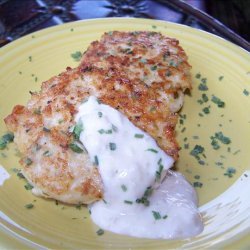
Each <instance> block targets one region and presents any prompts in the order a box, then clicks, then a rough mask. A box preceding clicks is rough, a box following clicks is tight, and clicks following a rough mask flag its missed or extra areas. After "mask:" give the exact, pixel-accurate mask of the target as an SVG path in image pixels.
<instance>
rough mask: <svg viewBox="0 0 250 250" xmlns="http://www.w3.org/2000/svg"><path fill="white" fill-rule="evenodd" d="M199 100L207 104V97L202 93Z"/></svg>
mask: <svg viewBox="0 0 250 250" xmlns="http://www.w3.org/2000/svg"><path fill="white" fill-rule="evenodd" d="M201 98H202V101H203V102H207V101H208V97H207V95H206V94H205V93H203V94H202V95H201Z"/></svg>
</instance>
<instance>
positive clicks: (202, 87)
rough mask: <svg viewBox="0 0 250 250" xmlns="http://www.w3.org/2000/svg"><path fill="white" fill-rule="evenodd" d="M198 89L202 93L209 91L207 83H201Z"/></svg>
mask: <svg viewBox="0 0 250 250" xmlns="http://www.w3.org/2000/svg"><path fill="white" fill-rule="evenodd" d="M198 89H199V90H200V91H207V90H208V87H207V85H206V83H200V84H199V86H198Z"/></svg>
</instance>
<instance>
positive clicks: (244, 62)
mask: <svg viewBox="0 0 250 250" xmlns="http://www.w3.org/2000/svg"><path fill="white" fill-rule="evenodd" d="M112 30H120V31H128V30H149V31H159V32H162V33H163V34H164V35H167V36H170V37H175V38H177V39H178V40H179V41H180V44H181V46H183V48H184V49H185V50H186V52H187V54H188V56H189V62H190V64H191V65H192V66H193V68H192V75H193V91H192V94H191V95H190V96H186V99H185V107H184V108H183V110H182V119H180V122H179V124H178V126H177V136H178V140H179V142H180V145H181V146H182V150H181V153H180V160H179V162H178V163H177V167H178V168H179V170H180V171H181V172H182V173H183V174H184V175H185V176H186V177H187V178H188V180H189V181H190V182H192V183H194V182H196V184H195V185H197V187H196V189H197V191H198V194H199V199H200V206H201V208H200V209H201V212H202V214H203V216H204V221H205V231H204V233H203V234H201V235H200V236H197V237H195V238H193V239H189V240H181V241H167V240H147V239H136V238H130V237H126V236H120V235H114V234H112V233H109V232H105V233H104V235H102V236H98V235H97V234H96V231H97V230H98V227H97V226H96V225H94V224H93V223H92V222H91V220H90V218H89V216H88V212H87V209H86V208H84V207H82V208H81V209H77V208H75V207H71V206H66V205H63V204H58V205H56V204H55V202H54V201H48V200H44V199H41V198H36V197H34V196H33V195H32V194H31V192H30V191H26V190H25V188H24V185H25V181H24V180H22V179H19V178H18V177H17V175H16V173H15V171H14V170H13V169H15V168H20V165H19V164H18V157H17V155H16V151H15V146H14V145H13V144H11V145H9V146H8V149H7V150H2V151H0V165H1V166H4V168H5V169H6V170H7V171H8V173H9V174H10V178H9V179H8V180H6V181H5V182H4V184H3V185H2V186H0V197H1V199H0V238H1V242H0V248H1V249H2V248H7V249H8V248H9V249H11V248H19V249H20V248H34V247H46V248H54V249H62V248H64V249H66V248H67V249H68V248H70V249H73V248H74V249H80V248H82V249H169V248H182V247H183V248H191V249H201V248H204V247H211V248H213V247H223V246H227V245H228V244H229V243H230V247H231V248H239V247H243V248H244V247H246V248H247V247H249V245H250V243H249V242H250V239H249V237H248V236H247V233H248V232H249V225H250V201H249V195H248V194H249V190H250V185H249V183H250V181H249V179H250V174H249V172H246V171H247V169H250V153H249V152H250V111H249V107H250V56H249V54H248V53H247V52H246V51H244V50H242V49H241V48H239V47H237V46H235V45H233V44H231V43H230V42H227V41H225V40H223V39H221V38H219V37H216V36H214V35H211V34H209V33H206V32H203V31H199V30H196V29H192V28H190V27H186V26H182V25H178V24H173V23H167V22H163V21H152V20H145V19H125V18H121V19H119V18H116V19H97V20H88V21H80V22H74V23H68V24H64V25H60V26H56V27H53V28H49V29H45V30H42V31H39V32H36V33H33V34H30V35H28V36H25V37H23V38H21V39H19V40H17V41H15V42H13V43H11V44H9V45H7V46H5V47H3V48H2V49H1V50H0V77H1V78H0V134H3V133H4V132H5V131H6V128H5V125H4V122H3V118H4V117H5V116H6V115H7V114H9V113H10V112H11V110H12V108H13V106H14V105H15V104H25V103H26V102H27V100H28V99H29V91H30V90H31V91H34V90H39V88H40V85H41V82H42V81H44V80H47V79H49V78H50V77H51V76H53V75H57V74H58V73H60V72H61V71H63V70H64V69H65V68H66V67H67V66H71V67H74V66H76V65H77V62H75V61H74V60H73V58H72V57H71V54H72V53H74V52H76V51H85V50H86V49H87V47H88V45H89V44H90V42H91V41H94V40H97V39H99V38H100V36H101V35H102V33H103V32H105V31H112ZM202 82H203V83H204V82H206V86H207V88H208V90H206V91H202V90H199V88H201V89H204V88H206V86H204V84H203V85H201V84H200V83H202ZM202 94H206V96H207V97H208V98H209V100H208V101H207V102H204V101H206V96H204V95H203V98H205V99H203V101H202V102H203V103H199V102H201V100H202V99H201V98H202ZM213 96H215V97H213ZM216 97H218V98H220V100H221V102H219V103H218V101H217V102H216V100H215V99H216ZM213 101H215V102H213ZM223 102H224V103H225V106H224V107H218V105H219V106H220V104H221V105H223ZM204 108H205V109H204ZM208 112H209V113H208ZM218 132H222V133H223V135H224V136H226V137H228V138H230V140H231V142H230V143H229V144H223V143H222V142H221V141H220V140H219V139H221V138H219V139H217V142H218V144H219V148H218V149H214V148H213V146H212V145H211V142H212V141H211V138H210V137H211V136H214V135H215V133H218ZM219 135H221V134H219ZM217 137H218V136H217ZM222 141H223V140H222ZM223 142H224V143H225V142H227V143H228V141H227V140H226V141H225V140H224V141H223ZM195 145H201V146H202V147H204V149H205V150H204V155H201V159H200V161H198V160H197V159H196V158H195V157H194V156H192V155H191V154H190V151H191V150H192V149H193V148H194V147H195ZM214 147H215V146H214ZM229 167H231V168H233V169H235V170H236V172H235V173H231V174H229V175H230V176H231V175H232V176H231V177H230V176H228V175H224V174H225V173H227V171H228V168H229ZM231 170H232V169H231ZM237 180H238V181H237ZM236 181H237V182H236ZM201 183H202V187H200V185H201ZM247 195H248V196H247ZM218 196H219V197H218ZM28 203H33V204H34V207H33V208H32V209H27V208H25V204H28ZM227 248H229V247H228V246H227Z"/></svg>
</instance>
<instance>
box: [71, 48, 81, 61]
mask: <svg viewBox="0 0 250 250" xmlns="http://www.w3.org/2000/svg"><path fill="white" fill-rule="evenodd" d="M71 57H72V58H73V59H74V60H75V61H76V62H79V61H80V60H81V58H82V52H81V51H76V52H75V53H72V54H71Z"/></svg>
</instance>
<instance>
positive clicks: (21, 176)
mask: <svg viewBox="0 0 250 250" xmlns="http://www.w3.org/2000/svg"><path fill="white" fill-rule="evenodd" d="M16 175H17V176H18V177H19V178H20V179H25V177H24V175H23V174H22V173H21V172H18V173H17V174H16Z"/></svg>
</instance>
